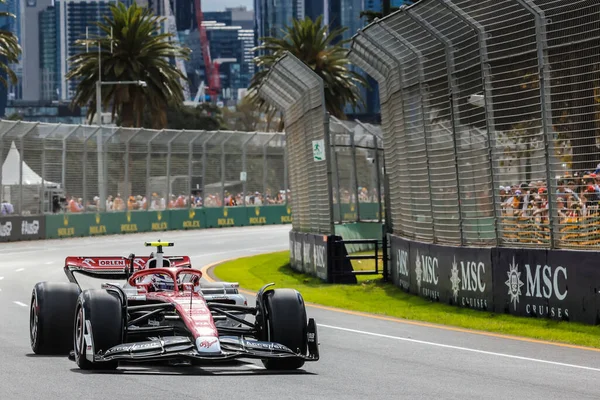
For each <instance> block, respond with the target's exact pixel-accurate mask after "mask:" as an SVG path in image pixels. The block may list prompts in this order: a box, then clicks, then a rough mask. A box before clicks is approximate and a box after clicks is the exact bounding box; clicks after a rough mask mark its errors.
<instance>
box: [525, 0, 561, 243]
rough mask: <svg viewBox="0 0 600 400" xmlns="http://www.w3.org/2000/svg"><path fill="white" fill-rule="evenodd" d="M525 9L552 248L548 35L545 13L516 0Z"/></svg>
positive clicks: (552, 217)
mask: <svg viewBox="0 0 600 400" xmlns="http://www.w3.org/2000/svg"><path fill="white" fill-rule="evenodd" d="M517 2H518V3H519V4H521V5H522V6H523V7H524V8H525V9H526V10H527V11H529V12H530V13H531V14H532V15H533V17H534V18H535V32H536V42H537V59H538V74H539V79H540V95H541V97H542V99H541V100H542V101H541V108H542V129H543V130H544V135H543V136H544V150H545V157H544V159H545V162H546V166H545V167H546V180H547V182H546V187H547V190H548V229H549V230H550V248H551V249H554V248H555V247H556V244H555V242H554V237H555V229H554V228H555V227H556V222H557V221H556V219H557V218H556V217H557V216H558V213H557V214H556V215H555V214H554V205H553V204H552V197H555V198H556V193H553V187H555V186H554V185H553V184H552V181H553V179H554V178H553V176H552V168H551V166H550V155H551V153H552V148H551V146H550V141H551V139H552V137H551V135H552V99H551V95H550V91H549V90H548V87H547V86H548V85H549V84H550V79H551V78H550V71H549V67H550V61H549V59H548V35H547V32H546V13H545V12H544V11H543V10H542V9H541V8H540V7H538V5H537V4H535V3H534V2H533V1H531V0H517Z"/></svg>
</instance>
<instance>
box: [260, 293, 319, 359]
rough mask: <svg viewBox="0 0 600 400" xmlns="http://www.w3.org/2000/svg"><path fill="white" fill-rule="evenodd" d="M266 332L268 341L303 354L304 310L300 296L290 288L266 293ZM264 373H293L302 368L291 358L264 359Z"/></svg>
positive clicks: (305, 332)
mask: <svg viewBox="0 0 600 400" xmlns="http://www.w3.org/2000/svg"><path fill="white" fill-rule="evenodd" d="M265 297H266V298H265V306H266V309H267V318H266V323H267V326H266V331H267V338H266V340H267V341H269V342H275V343H279V344H282V345H284V346H286V347H288V348H289V349H290V350H292V351H294V352H298V353H300V354H306V352H307V348H308V338H307V320H306V308H305V306H304V299H303V298H302V295H301V294H300V293H299V292H298V291H296V290H293V289H275V290H272V291H269V292H267V293H266V296H265ZM262 362H263V364H264V366H265V367H266V368H267V369H268V370H294V369H298V368H300V367H302V366H303V365H304V360H302V359H295V358H282V359H264V360H262Z"/></svg>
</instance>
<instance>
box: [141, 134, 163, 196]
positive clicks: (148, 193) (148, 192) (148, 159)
mask: <svg viewBox="0 0 600 400" xmlns="http://www.w3.org/2000/svg"><path fill="white" fill-rule="evenodd" d="M163 132H164V129H161V130H160V131H158V132H156V133H155V134H154V135H152V137H151V138H150V140H148V143H147V146H148V154H146V199H147V201H148V203H149V204H150V206H152V190H151V188H150V169H151V168H152V160H151V157H150V155H151V154H152V141H153V140H154V139H156V138H157V137H158V135H160V134H161V133H163ZM157 194H158V193H157ZM167 196H168V193H167ZM168 200H169V199H168V198H167V197H166V196H165V207H166V205H167V204H168Z"/></svg>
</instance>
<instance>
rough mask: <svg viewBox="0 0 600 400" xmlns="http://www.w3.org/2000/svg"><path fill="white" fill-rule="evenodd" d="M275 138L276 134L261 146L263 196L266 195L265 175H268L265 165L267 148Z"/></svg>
mask: <svg viewBox="0 0 600 400" xmlns="http://www.w3.org/2000/svg"><path fill="white" fill-rule="evenodd" d="M276 136H277V134H276V133H275V134H273V136H271V137H270V138H269V140H267V142H266V143H265V144H263V196H265V195H266V194H267V175H268V174H269V168H268V165H267V147H268V146H269V143H271V140H273V139H274V138H275V137H276Z"/></svg>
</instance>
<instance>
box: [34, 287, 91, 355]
mask: <svg viewBox="0 0 600 400" xmlns="http://www.w3.org/2000/svg"><path fill="white" fill-rule="evenodd" d="M80 292H81V290H80V289H79V286H78V285H77V284H75V283H63V282H39V283H37V284H36V285H35V286H34V287H33V291H32V293H31V304H30V307H29V339H30V344H31V349H32V350H33V352H34V353H35V354H46V355H68V354H69V352H70V351H71V350H72V349H73V315H74V314H75V306H76V304H77V298H78V297H79V293H80Z"/></svg>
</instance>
